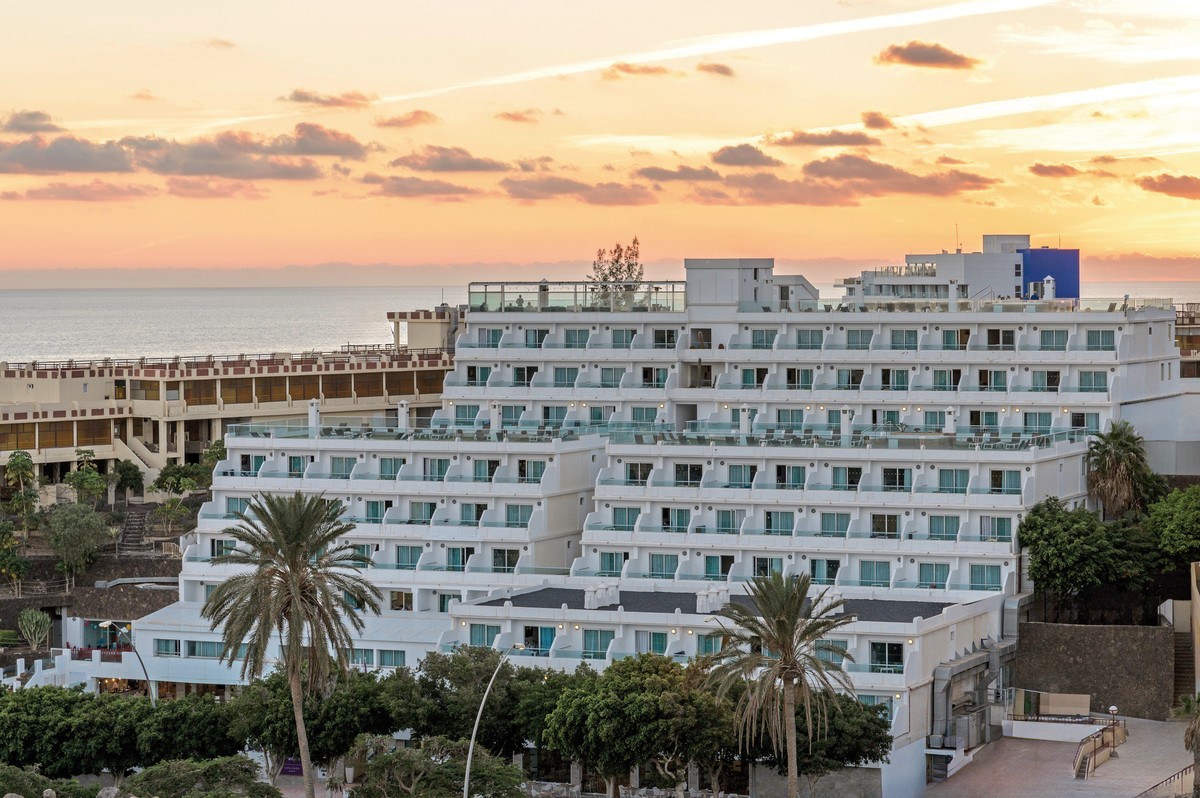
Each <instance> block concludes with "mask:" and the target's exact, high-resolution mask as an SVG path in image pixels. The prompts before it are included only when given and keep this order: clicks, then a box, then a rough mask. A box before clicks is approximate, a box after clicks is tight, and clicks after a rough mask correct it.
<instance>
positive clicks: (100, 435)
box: [75, 419, 112, 446]
mask: <svg viewBox="0 0 1200 798" xmlns="http://www.w3.org/2000/svg"><path fill="white" fill-rule="evenodd" d="M75 427H76V430H75V434H76V436H77V437H78V443H79V445H80V446H107V445H109V444H110V443H112V422H111V421H109V420H108V419H93V420H90V421H77V422H75Z"/></svg>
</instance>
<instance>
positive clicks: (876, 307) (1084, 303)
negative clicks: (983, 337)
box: [738, 296, 1175, 313]
mask: <svg viewBox="0 0 1200 798" xmlns="http://www.w3.org/2000/svg"><path fill="white" fill-rule="evenodd" d="M738 309H739V310H740V311H742V312H750V313H780V312H793V313H796V312H801V313H818V312H824V313H835V312H837V313H1118V312H1126V311H1131V310H1170V311H1173V310H1174V309H1175V305H1174V303H1173V302H1172V301H1171V300H1170V299H1163V298H1137V299H1135V298H1124V297H1120V298H1117V299H1112V298H1106V299H1097V298H1087V299H1005V300H999V299H996V300H992V299H932V298H931V299H899V298H895V297H873V296H872V297H865V298H863V299H860V300H857V301H851V302H845V301H842V302H836V301H834V302H826V301H824V300H818V299H804V300H788V301H782V300H778V299H764V300H759V301H757V302H743V303H741V304H740V305H739V306H738Z"/></svg>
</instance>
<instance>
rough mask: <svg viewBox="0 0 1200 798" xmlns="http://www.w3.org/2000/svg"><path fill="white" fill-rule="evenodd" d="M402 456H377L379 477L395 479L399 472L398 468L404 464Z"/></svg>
mask: <svg viewBox="0 0 1200 798" xmlns="http://www.w3.org/2000/svg"><path fill="white" fill-rule="evenodd" d="M404 463H405V459H404V458H403V457H380V458H379V478H380V479H395V478H396V475H397V474H399V473H400V468H401V467H402V466H403V465H404Z"/></svg>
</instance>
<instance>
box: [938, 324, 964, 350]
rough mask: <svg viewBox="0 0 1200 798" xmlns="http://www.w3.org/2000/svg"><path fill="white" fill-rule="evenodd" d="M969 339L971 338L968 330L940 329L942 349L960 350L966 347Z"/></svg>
mask: <svg viewBox="0 0 1200 798" xmlns="http://www.w3.org/2000/svg"><path fill="white" fill-rule="evenodd" d="M969 340H971V331H970V330H961V329H960V330H942V349H948V350H950V351H952V352H961V351H963V350H965V349H966V348H967V341H969Z"/></svg>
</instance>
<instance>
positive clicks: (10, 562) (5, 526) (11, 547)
mask: <svg viewBox="0 0 1200 798" xmlns="http://www.w3.org/2000/svg"><path fill="white" fill-rule="evenodd" d="M27 573H29V560H27V559H25V558H24V557H22V556H21V542H20V541H19V540H17V538H16V536H15V535H13V525H12V523H10V522H9V521H8V520H6V519H0V576H2V577H4V578H5V579H7V580H8V583H9V586H10V587H11V588H12V592H13V597H14V598H20V597H21V581H22V580H23V579H24V578H25V574H27Z"/></svg>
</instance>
